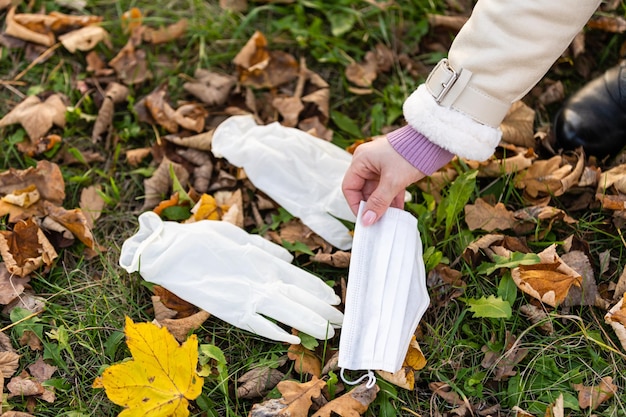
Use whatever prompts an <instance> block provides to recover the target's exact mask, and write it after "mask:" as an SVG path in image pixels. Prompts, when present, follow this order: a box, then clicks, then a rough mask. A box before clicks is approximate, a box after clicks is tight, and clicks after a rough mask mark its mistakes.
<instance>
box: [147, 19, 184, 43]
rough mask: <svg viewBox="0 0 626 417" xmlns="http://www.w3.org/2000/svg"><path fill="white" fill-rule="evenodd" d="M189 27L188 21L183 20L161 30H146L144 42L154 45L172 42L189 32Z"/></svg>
mask: <svg viewBox="0 0 626 417" xmlns="http://www.w3.org/2000/svg"><path fill="white" fill-rule="evenodd" d="M188 25H189V24H188V22H187V19H181V20H179V21H178V22H176V23H172V24H171V25H168V26H165V27H163V28H160V29H152V28H146V30H144V32H143V40H144V42H147V43H151V44H153V45H157V44H161V43H167V42H171V41H173V40H176V39H178V38H180V37H182V36H183V35H184V34H185V33H186V32H187V26H188Z"/></svg>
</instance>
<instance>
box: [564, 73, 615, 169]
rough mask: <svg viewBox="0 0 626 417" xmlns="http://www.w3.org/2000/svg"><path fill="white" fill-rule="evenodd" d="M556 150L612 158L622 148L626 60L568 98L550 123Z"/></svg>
mask: <svg viewBox="0 0 626 417" xmlns="http://www.w3.org/2000/svg"><path fill="white" fill-rule="evenodd" d="M554 135H555V140H556V149H565V150H570V149H576V148H578V147H579V146H582V147H583V149H584V150H585V153H586V154H587V155H594V156H597V157H599V158H604V157H607V156H615V155H616V154H617V153H618V152H619V151H620V150H621V149H622V148H623V147H624V145H626V61H624V62H622V63H620V64H619V65H617V66H615V67H613V68H611V69H609V70H608V71H607V72H605V73H604V74H603V75H601V76H600V77H598V78H595V79H594V80H592V81H590V82H589V83H588V84H587V85H585V86H584V87H583V88H581V89H580V90H579V91H578V92H577V93H576V94H574V95H573V96H572V97H570V98H569V99H568V100H567V101H566V102H565V104H564V105H563V107H562V108H561V110H559V112H558V114H557V115H556V119H555V121H554Z"/></svg>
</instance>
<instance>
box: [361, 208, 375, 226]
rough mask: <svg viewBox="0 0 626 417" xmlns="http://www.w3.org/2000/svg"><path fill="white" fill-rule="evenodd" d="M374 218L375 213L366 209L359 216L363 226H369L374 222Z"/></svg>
mask: <svg viewBox="0 0 626 417" xmlns="http://www.w3.org/2000/svg"><path fill="white" fill-rule="evenodd" d="M375 220H376V213H374V212H373V211H372V210H367V211H366V212H365V213H364V214H363V217H362V218H361V223H363V226H370V225H372V224H374V221H375Z"/></svg>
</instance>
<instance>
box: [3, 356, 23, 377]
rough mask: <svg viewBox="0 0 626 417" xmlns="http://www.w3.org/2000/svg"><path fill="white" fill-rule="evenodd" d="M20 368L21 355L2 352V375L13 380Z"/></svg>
mask: <svg viewBox="0 0 626 417" xmlns="http://www.w3.org/2000/svg"><path fill="white" fill-rule="evenodd" d="M19 366H20V355H18V354H17V353H15V352H8V351H4V352H0V375H2V376H3V377H4V378H11V377H12V376H13V374H14V373H15V371H17V368H18V367H19Z"/></svg>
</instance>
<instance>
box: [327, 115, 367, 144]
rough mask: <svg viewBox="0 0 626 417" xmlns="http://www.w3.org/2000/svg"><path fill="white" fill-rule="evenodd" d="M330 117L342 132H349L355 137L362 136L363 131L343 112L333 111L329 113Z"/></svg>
mask: <svg viewBox="0 0 626 417" xmlns="http://www.w3.org/2000/svg"><path fill="white" fill-rule="evenodd" d="M330 118H331V119H333V122H334V123H335V124H336V125H337V127H338V128H339V129H341V130H343V131H344V132H346V133H349V134H350V135H352V136H354V137H355V138H360V137H362V136H363V133H362V132H361V129H360V128H359V126H358V125H357V124H356V122H355V121H354V120H352V119H351V118H349V117H348V116H346V115H345V114H343V113H339V112H338V111H334V112H332V113H331V114H330Z"/></svg>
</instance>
